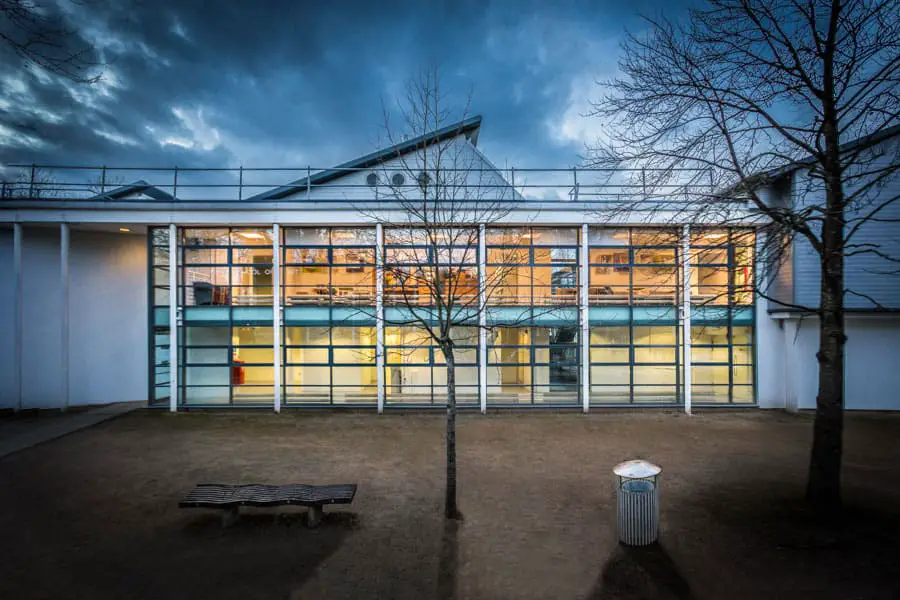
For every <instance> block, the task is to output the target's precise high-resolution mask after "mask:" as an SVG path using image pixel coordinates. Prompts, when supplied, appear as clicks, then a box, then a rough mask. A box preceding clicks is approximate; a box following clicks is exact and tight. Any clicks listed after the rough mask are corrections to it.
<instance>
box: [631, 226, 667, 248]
mask: <svg viewBox="0 0 900 600" xmlns="http://www.w3.org/2000/svg"><path fill="white" fill-rule="evenodd" d="M678 238H679V235H678V233H677V232H675V231H672V230H669V229H634V230H632V232H631V244H632V245H633V246H675V245H677V244H678V242H679V239H678Z"/></svg>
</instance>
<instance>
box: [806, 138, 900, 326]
mask: <svg viewBox="0 0 900 600" xmlns="http://www.w3.org/2000/svg"><path fill="white" fill-rule="evenodd" d="M898 147H900V140H897V139H896V138H895V139H892V140H889V141H887V142H885V143H884V144H882V145H881V146H880V147H879V148H878V149H877V151H878V153H879V154H878V157H877V159H876V162H873V163H872V164H868V165H865V168H866V169H868V170H871V169H876V168H878V166H879V165H880V164H882V163H890V162H896V161H897V151H898ZM793 184H794V198H795V208H799V207H803V206H809V205H818V206H824V192H823V191H822V190H821V189H814V190H813V191H809V188H810V184H809V177H808V176H807V175H806V174H805V173H804V172H803V171H802V170H800V171H796V172H795V174H794V181H793ZM816 188H818V186H816ZM852 189H853V188H850V189H848V192H850V191H852ZM898 195H900V174H898V175H895V176H894V177H892V178H890V179H889V180H886V181H885V182H884V185H883V186H881V187H879V188H878V189H877V193H875V194H873V195H871V196H870V197H868V198H866V199H864V200H863V201H861V202H859V203H857V204H856V205H854V206H852V207H851V210H848V212H847V215H846V218H847V220H848V228H847V230H848V232H849V229H850V227H852V226H853V225H854V219H858V218H861V217H864V216H866V215H868V214H869V213H870V212H871V211H872V210H873V209H874V208H876V207H878V206H879V205H881V204H883V203H885V202H887V201H888V200H890V199H892V198H895V197H897V196H898ZM877 217H878V218H879V219H882V221H871V220H870V221H867V222H865V224H864V225H862V226H861V227H860V229H859V232H858V233H856V234H854V236H853V238H852V239H851V240H850V243H851V244H857V245H858V244H863V245H865V246H864V247H856V248H850V249H848V253H852V252H858V251H860V250H864V249H877V250H878V251H879V252H882V253H884V254H886V255H888V256H890V257H893V258H894V259H897V260H900V201H897V202H893V203H892V204H889V205H888V206H886V207H885V208H884V210H882V211H880V212H879V213H878V215H877ZM885 221H886V222H885ZM897 269H898V263H896V262H892V261H890V260H886V259H884V258H881V257H879V256H877V255H875V254H874V253H864V254H858V255H855V256H848V257H847V259H846V261H845V287H846V288H848V289H850V290H853V291H856V292H859V293H861V294H865V295H866V296H870V297H871V298H872V299H873V300H875V301H876V302H877V303H878V304H880V305H881V306H884V307H888V308H900V273H897V274H893V275H891V274H885V273H886V272H890V271H895V272H896V271H897ZM794 273H795V277H794V298H795V300H796V301H797V303H799V304H803V305H805V306H818V303H819V295H820V289H819V286H820V285H821V284H820V282H821V277H820V270H819V257H818V254H817V253H816V252H815V251H814V250H813V248H812V246H810V244H809V242H807V241H806V240H805V239H801V238H800V237H798V238H797V241H796V243H795V248H794ZM845 304H846V306H847V308H873V307H874V306H876V305H875V304H873V303H872V302H871V301H870V300H869V299H867V298H864V297H861V296H859V295H854V294H852V293H849V294H848V295H847V296H846V298H845Z"/></svg>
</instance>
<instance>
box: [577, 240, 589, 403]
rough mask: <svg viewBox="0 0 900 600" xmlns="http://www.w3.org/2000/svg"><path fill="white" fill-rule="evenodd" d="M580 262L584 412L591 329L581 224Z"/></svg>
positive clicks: (587, 272) (587, 383) (585, 248)
mask: <svg viewBox="0 0 900 600" xmlns="http://www.w3.org/2000/svg"><path fill="white" fill-rule="evenodd" d="M578 250H579V252H580V255H581V256H580V258H579V260H578V262H579V263H581V294H580V296H581V303H580V304H581V306H580V310H579V311H578V312H579V313H580V316H581V406H582V410H583V411H584V412H588V411H589V410H590V409H591V337H590V335H591V330H590V323H589V321H588V319H589V317H590V302H589V295H588V294H589V292H590V287H589V285H588V276H589V275H590V271H589V269H588V226H587V223H583V224H582V225H581V245H580V246H579V248H578Z"/></svg>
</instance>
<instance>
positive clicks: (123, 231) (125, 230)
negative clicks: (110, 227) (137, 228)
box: [119, 227, 131, 233]
mask: <svg viewBox="0 0 900 600" xmlns="http://www.w3.org/2000/svg"><path fill="white" fill-rule="evenodd" d="M119 231H121V232H122V233H128V232H129V231H131V230H130V229H128V228H127V227H119Z"/></svg>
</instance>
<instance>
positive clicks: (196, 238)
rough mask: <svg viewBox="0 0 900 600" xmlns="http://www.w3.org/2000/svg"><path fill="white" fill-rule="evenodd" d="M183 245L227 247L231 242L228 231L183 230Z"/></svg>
mask: <svg viewBox="0 0 900 600" xmlns="http://www.w3.org/2000/svg"><path fill="white" fill-rule="evenodd" d="M181 236H182V244H183V245H184V246H227V245H228V242H229V236H228V229H227V228H225V227H223V228H217V229H192V228H185V229H182V230H181Z"/></svg>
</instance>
